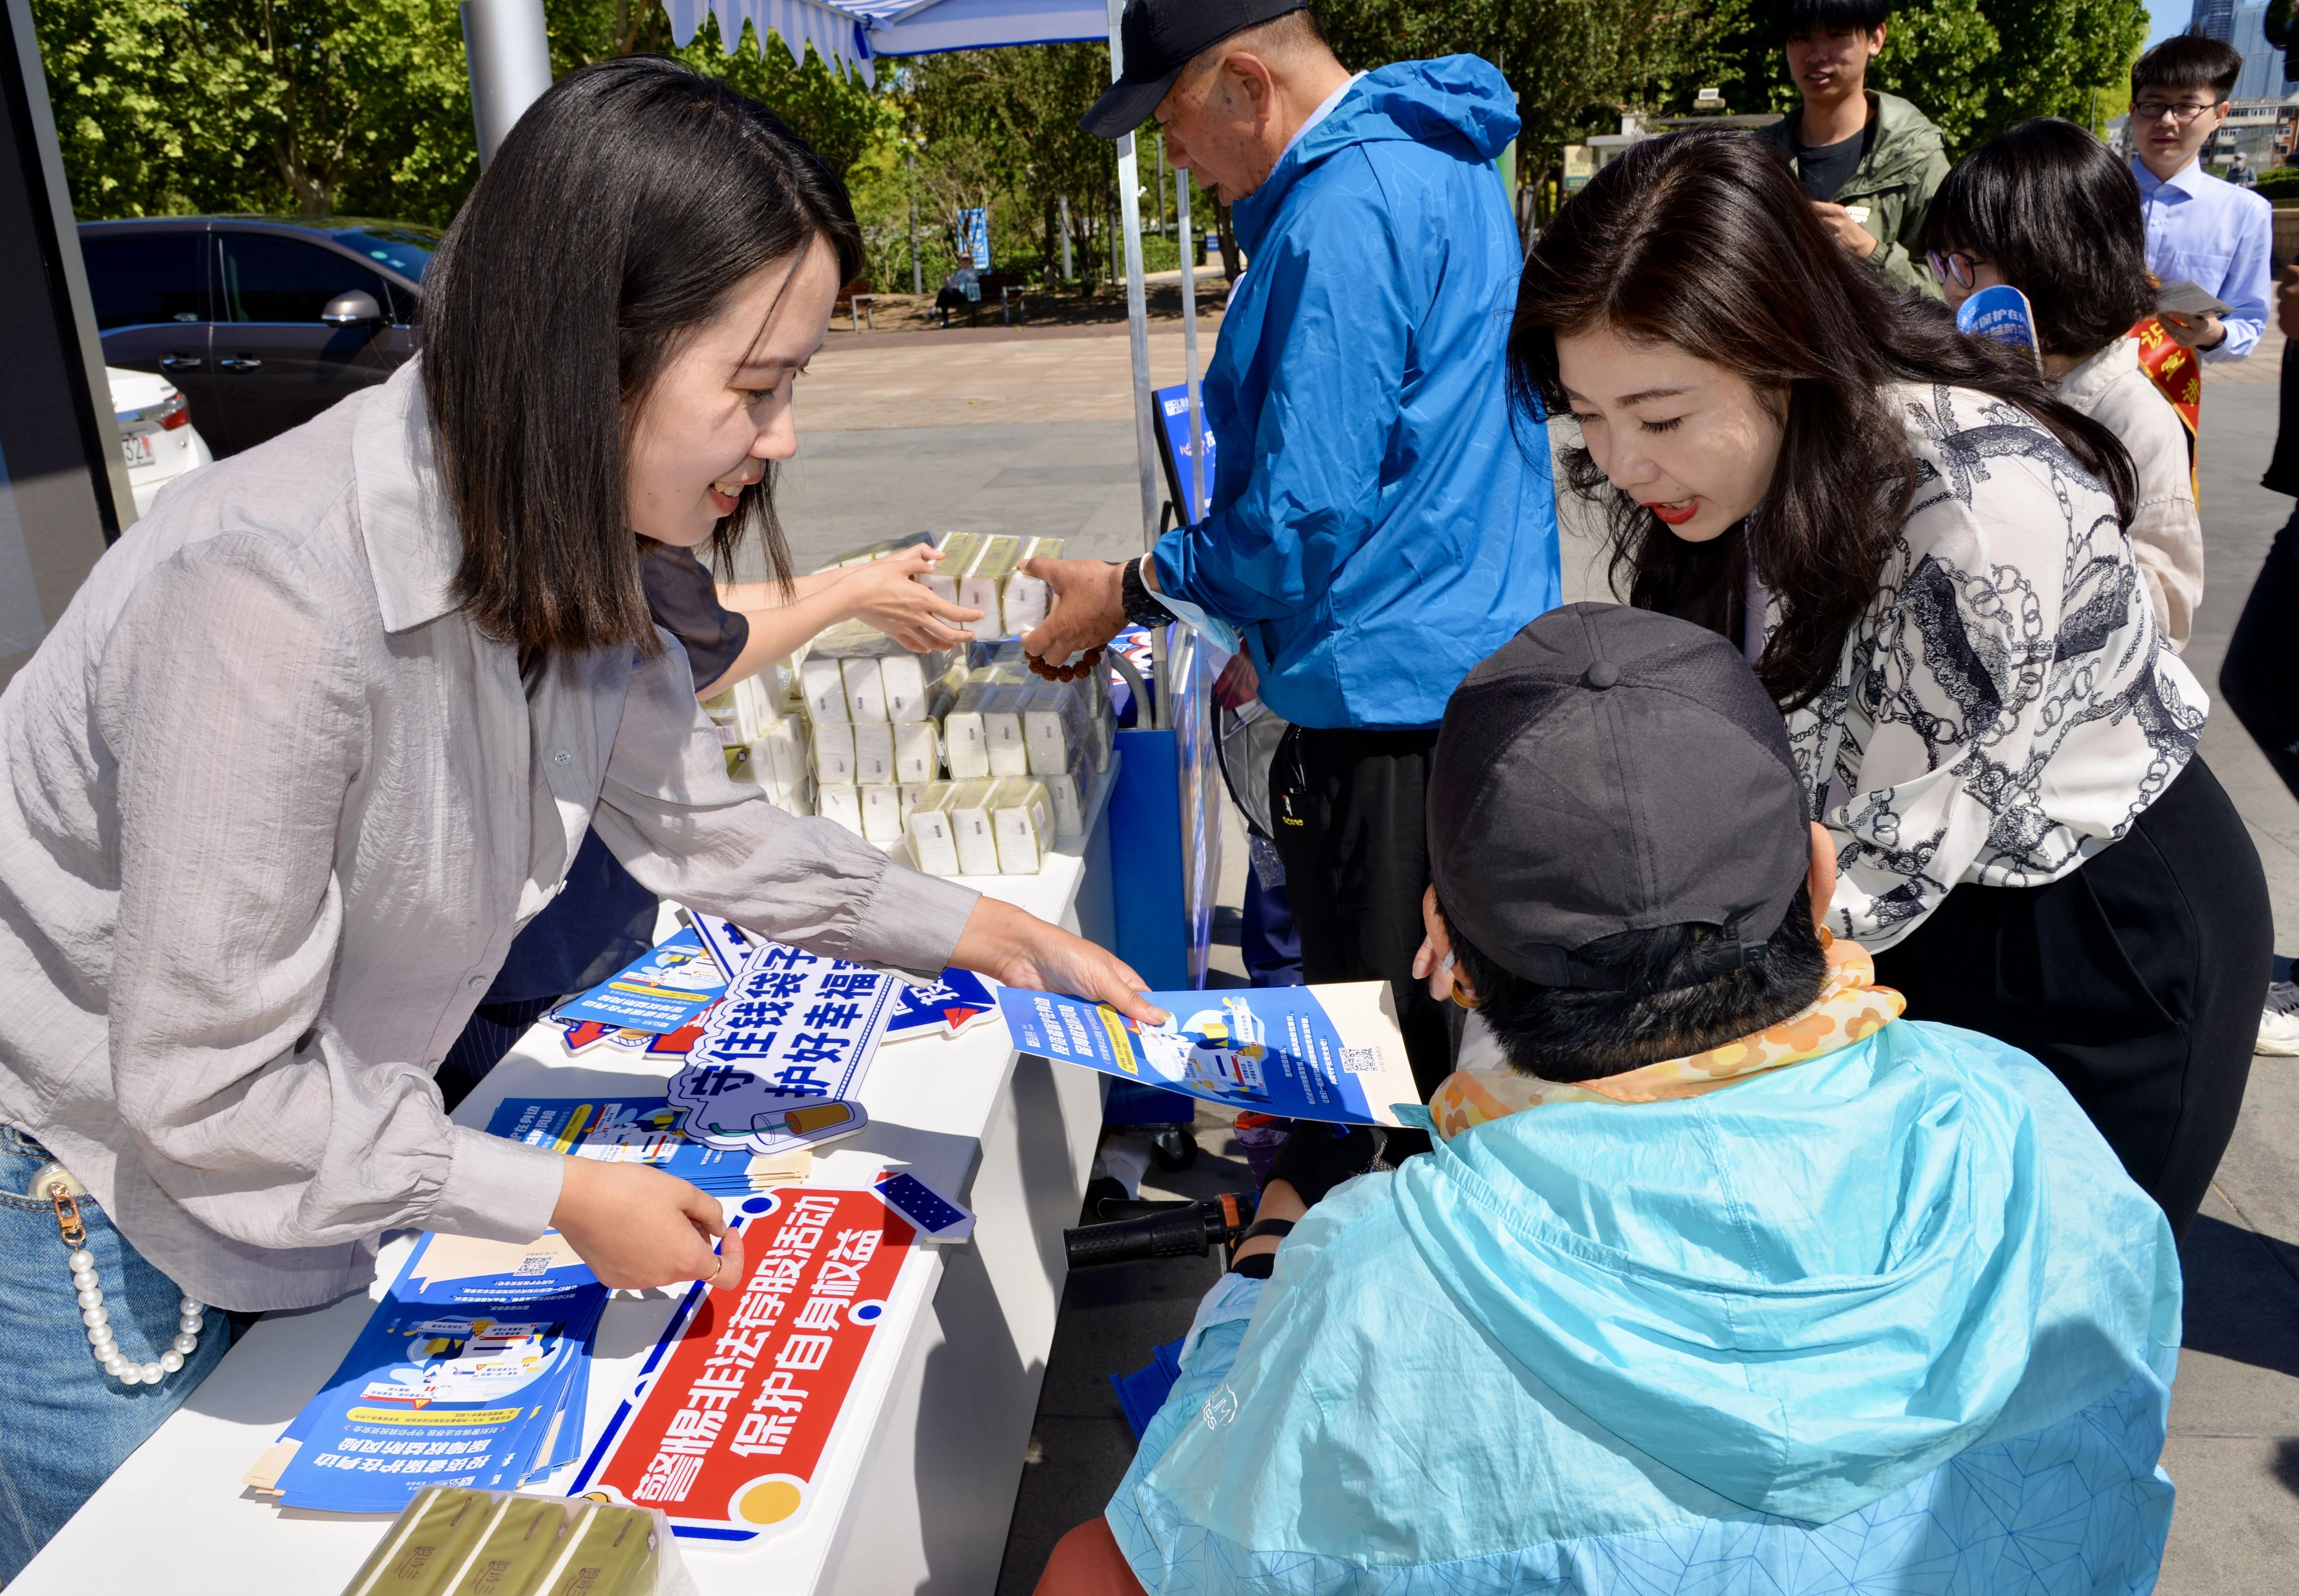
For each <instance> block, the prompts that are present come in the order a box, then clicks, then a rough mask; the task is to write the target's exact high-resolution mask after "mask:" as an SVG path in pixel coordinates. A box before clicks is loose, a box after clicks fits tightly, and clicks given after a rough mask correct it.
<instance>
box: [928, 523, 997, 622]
mask: <svg viewBox="0 0 2299 1596" xmlns="http://www.w3.org/2000/svg"><path fill="white" fill-rule="evenodd" d="M936 541H937V543H938V545H939V546H940V547H941V549H942V563H941V564H940V565H937V566H935V567H934V569H933V570H932V571H930V572H929V573H927V574H926V575H925V576H923V577H920V578H918V580H919V581H921V582H924V583H925V585H926V587H927V590H928V591H930V592H931V593H933V594H934V596H935V597H936V598H939V599H941V600H942V601H943V602H944V603H951V604H954V603H958V579H959V578H960V577H962V576H964V575H965V574H966V568H967V566H969V565H971V564H972V563H973V562H974V560H975V556H976V555H978V554H980V553H982V544H983V543H984V538H983V536H982V534H981V533H979V532H945V533H943V534H942V536H941V537H940V538H939V539H937V540H936ZM969 629H971V628H969Z"/></svg>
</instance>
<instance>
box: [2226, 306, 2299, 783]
mask: <svg viewBox="0 0 2299 1596" xmlns="http://www.w3.org/2000/svg"><path fill="white" fill-rule="evenodd" d="M2293 349H2299V345H2293V346H2292V347H2291V348H2287V349H2286V350H2285V352H2284V353H2285V359H2284V362H2283V369H2284V370H2285V372H2286V374H2288V373H2289V372H2290V371H2291V370H2293V367H2292V364H2291V361H2290V358H2289V357H2290V354H2291V353H2292V352H2293ZM2292 420H2293V428H2292V430H2293V431H2295V432H2299V416H2295V417H2293V418H2292ZM2282 447H2283V443H2282V435H2281V434H2278V436H2277V439H2276V448H2277V450H2278V454H2279V453H2280V451H2281V449H2282ZM2294 486H2299V484H2295V485H2294ZM2287 491H2288V490H2287ZM2220 697H2221V698H2223V699H2225V700H2226V701H2227V706H2228V709H2230V710H2233V711H2235V718H2236V719H2238V720H2240V721H2242V722H2243V729H2244V730H2245V731H2247V732H2249V733H2250V734H2251V740H2252V741H2253V742H2254V743H2256V744H2259V751H2260V752H2262V753H2263V754H2265V755H2266V756H2267V762H2268V763H2269V764H2270V765H2272V766H2274V767H2275V773H2276V775H2278V776H2279V777H2282V778H2283V785H2284V786H2286V787H2288V788H2289V789H2290V791H2291V795H2292V796H2293V797H2295V798H2299V511H2293V513H2292V516H2291V519H2290V520H2288V521H2286V522H2285V523H2284V525H2283V530H2282V531H2280V532H2278V533H2277V534H2276V535H2275V542H2274V543H2273V544H2271V545H2270V547H2269V549H2268V551H2267V563H2266V564H2264V565H2262V566H2261V567H2260V568H2259V579H2258V580H2257V581H2255V582H2253V584H2252V586H2251V596H2250V597H2249V598H2247V599H2245V601H2244V603H2243V619H2241V620H2238V621H2237V622H2236V624H2235V636H2234V637H2233V638H2231V639H2230V640H2229V641H2228V652H2227V660H2226V661H2225V662H2224V663H2222V664H2221V665H2220Z"/></svg>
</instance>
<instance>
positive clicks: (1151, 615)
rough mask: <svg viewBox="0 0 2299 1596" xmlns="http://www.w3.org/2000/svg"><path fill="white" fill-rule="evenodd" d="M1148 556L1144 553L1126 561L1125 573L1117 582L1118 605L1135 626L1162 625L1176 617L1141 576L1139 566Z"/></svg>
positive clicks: (1148, 558) (1144, 562) (1145, 561)
mask: <svg viewBox="0 0 2299 1596" xmlns="http://www.w3.org/2000/svg"><path fill="white" fill-rule="evenodd" d="M1150 558H1151V557H1150V555H1148V554H1144V555H1142V556H1141V558H1140V559H1138V560H1129V561H1126V562H1125V575H1124V576H1123V577H1122V578H1119V582H1118V603H1119V606H1120V607H1121V608H1123V609H1124V610H1125V619H1128V620H1130V621H1132V622H1133V624H1134V625H1135V626H1137V627H1162V626H1164V625H1166V623H1167V622H1169V621H1172V620H1174V619H1176V618H1175V616H1174V612H1173V611H1171V610H1168V609H1167V608H1166V606H1165V605H1163V604H1161V603H1158V595H1157V594H1154V593H1152V592H1150V584H1149V583H1148V582H1146V581H1144V580H1142V578H1141V567H1142V566H1143V565H1144V564H1146V563H1147V562H1148V561H1149V560H1150Z"/></svg>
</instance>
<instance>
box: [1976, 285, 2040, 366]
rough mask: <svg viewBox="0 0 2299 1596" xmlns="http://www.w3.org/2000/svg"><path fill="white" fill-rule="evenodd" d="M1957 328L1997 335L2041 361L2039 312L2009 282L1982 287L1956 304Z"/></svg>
mask: <svg viewBox="0 0 2299 1596" xmlns="http://www.w3.org/2000/svg"><path fill="white" fill-rule="evenodd" d="M1955 325H1956V327H1957V328H1958V330H1960V331H1963V332H1968V333H1977V334H1978V335H1979V337H1983V338H1994V339H1996V341H1997V342H1998V343H2002V344H2009V345H2012V346H2013V348H2015V349H2019V350H2022V351H2024V352H2026V353H2027V354H2028V355H2029V358H2030V359H2033V360H2037V361H2039V362H2040V361H2041V360H2042V358H2043V357H2042V355H2041V354H2040V353H2038V349H2037V345H2036V312H2035V311H2034V310H2033V309H2032V308H2031V307H2030V306H2029V303H2028V296H2027V295H2025V294H2022V293H2021V292H2020V290H2019V289H2017V288H2015V287H2012V285H2011V284H2009V283H1997V284H1996V285H1995V286H1994V287H1988V288H1982V289H1980V290H1979V293H1977V294H1974V295H1972V296H1971V298H1969V299H1967V300H1965V301H1964V302H1963V304H1961V305H1959V306H1958V307H1957V308H1956V312H1955Z"/></svg>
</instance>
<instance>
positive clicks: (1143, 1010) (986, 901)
mask: <svg viewBox="0 0 2299 1596" xmlns="http://www.w3.org/2000/svg"><path fill="white" fill-rule="evenodd" d="M950 962H951V963H952V964H954V965H956V966H958V967H959V968H960V969H970V970H974V971H976V972H978V973H980V974H982V975H985V976H988V977H992V979H993V980H998V981H1002V982H1004V983H1005V984H1006V985H1008V986H1020V987H1023V988H1025V989H1027V990H1031V991H1036V992H1066V993H1069V994H1070V995H1072V996H1073V997H1082V998H1084V999H1086V1000H1087V1001H1088V1002H1096V1003H1108V1005H1109V1006H1110V1007H1111V1008H1113V1009H1115V1010H1117V1011H1118V1012H1119V1013H1120V1014H1123V1015H1125V1017H1126V1018H1128V1019H1132V1020H1136V1021H1139V1022H1140V1023H1141V1024H1142V1025H1148V1026H1154V1025H1162V1024H1164V1023H1165V1020H1166V1013H1165V1010H1161V1009H1156V1008H1152V1007H1151V1006H1150V1004H1149V1003H1148V1002H1145V1001H1144V1000H1143V998H1142V996H1141V992H1142V988H1143V987H1144V986H1145V985H1147V983H1145V982H1144V981H1143V980H1142V979H1141V977H1140V976H1137V975H1135V974H1134V973H1133V968H1132V967H1130V966H1129V965H1127V964H1126V962H1125V960H1122V959H1120V958H1118V956H1117V955H1116V954H1115V953H1113V952H1109V951H1108V949H1107V948H1101V947H1097V946H1095V945H1094V944H1093V943H1090V942H1088V941H1086V940H1085V938H1083V937H1082V936H1073V935H1070V934H1069V933H1068V932H1067V931H1065V930H1063V929H1062V928H1061V927H1059V926H1055V925H1050V924H1048V923H1047V922H1046V921H1044V920H1042V919H1039V918H1038V917H1037V916H1036V915H1034V914H1031V913H1029V912H1027V911H1026V910H1020V909H1017V908H1015V907H1014V906H1013V905H1012V904H1011V903H1003V902H999V901H998V900H997V899H996V898H983V899H981V900H979V901H978V902H975V905H974V912H973V914H972V915H970V916H969V917H968V918H967V922H966V929H965V930H964V931H962V932H960V933H959V938H958V946H957V947H956V948H954V949H953V950H951V952H950Z"/></svg>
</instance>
